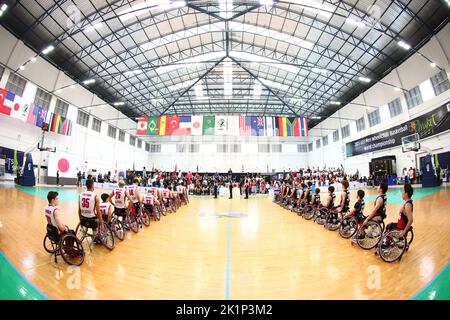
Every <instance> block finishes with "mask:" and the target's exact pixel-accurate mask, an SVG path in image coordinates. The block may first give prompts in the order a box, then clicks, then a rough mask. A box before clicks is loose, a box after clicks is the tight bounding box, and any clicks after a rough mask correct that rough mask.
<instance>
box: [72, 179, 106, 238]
mask: <svg viewBox="0 0 450 320" xmlns="http://www.w3.org/2000/svg"><path fill="white" fill-rule="evenodd" d="M86 189H87V191H83V192H82V193H81V194H80V201H79V203H78V205H79V206H78V215H79V217H80V222H81V223H82V224H85V223H88V224H89V225H92V226H95V225H98V226H101V225H102V223H103V222H102V215H101V213H100V200H99V198H98V196H97V195H96V194H95V193H94V181H93V180H92V179H88V180H86ZM97 223H98V224H97ZM93 230H94V233H96V232H97V228H96V227H95V228H93Z"/></svg>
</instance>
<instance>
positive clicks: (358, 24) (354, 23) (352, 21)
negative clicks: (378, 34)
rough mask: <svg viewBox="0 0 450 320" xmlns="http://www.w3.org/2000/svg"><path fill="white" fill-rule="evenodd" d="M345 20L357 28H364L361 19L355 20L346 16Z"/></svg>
mask: <svg viewBox="0 0 450 320" xmlns="http://www.w3.org/2000/svg"><path fill="white" fill-rule="evenodd" d="M345 21H347V22H348V23H349V24H351V25H354V26H357V27H358V28H364V27H365V26H366V25H365V24H364V22H362V21H357V20H354V19H352V18H347V19H346V20H345Z"/></svg>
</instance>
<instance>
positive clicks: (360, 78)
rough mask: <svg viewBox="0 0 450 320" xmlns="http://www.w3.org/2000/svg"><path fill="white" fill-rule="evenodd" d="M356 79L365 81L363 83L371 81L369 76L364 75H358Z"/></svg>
mask: <svg viewBox="0 0 450 320" xmlns="http://www.w3.org/2000/svg"><path fill="white" fill-rule="evenodd" d="M358 80H359V81H361V82H365V83H369V82H370V81H371V80H370V78H366V77H359V78H358Z"/></svg>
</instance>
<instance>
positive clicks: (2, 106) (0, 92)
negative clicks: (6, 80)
mask: <svg viewBox="0 0 450 320" xmlns="http://www.w3.org/2000/svg"><path fill="white" fill-rule="evenodd" d="M15 98H16V95H15V94H14V93H12V92H9V91H6V90H5V89H0V113H3V114H6V115H7V116H12V114H11V113H12V111H13V110H14V109H17V110H16V111H18V110H19V108H20V107H19V104H17V103H14V100H15Z"/></svg>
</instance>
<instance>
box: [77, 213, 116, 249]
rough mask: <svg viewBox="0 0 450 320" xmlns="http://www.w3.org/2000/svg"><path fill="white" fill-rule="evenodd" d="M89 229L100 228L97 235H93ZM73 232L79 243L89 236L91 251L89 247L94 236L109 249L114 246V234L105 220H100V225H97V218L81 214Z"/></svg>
mask: <svg viewBox="0 0 450 320" xmlns="http://www.w3.org/2000/svg"><path fill="white" fill-rule="evenodd" d="M89 229H92V230H94V229H100V230H99V233H98V234H97V235H94V233H93V232H92V233H89ZM75 234H76V235H77V238H79V239H80V242H81V243H83V241H84V240H85V239H87V238H91V242H90V243H89V250H91V251H92V249H91V247H92V244H93V243H94V241H95V239H96V238H97V239H98V240H99V241H100V243H102V244H103V245H104V246H105V247H106V248H108V249H109V250H113V249H114V246H115V241H114V235H113V233H112V231H111V227H110V226H109V225H108V224H107V223H106V221H102V225H101V226H99V224H98V220H97V219H95V220H94V219H86V218H85V217H83V216H82V217H81V218H80V222H79V223H78V226H77V228H76V230H75ZM98 235H100V237H98Z"/></svg>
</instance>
